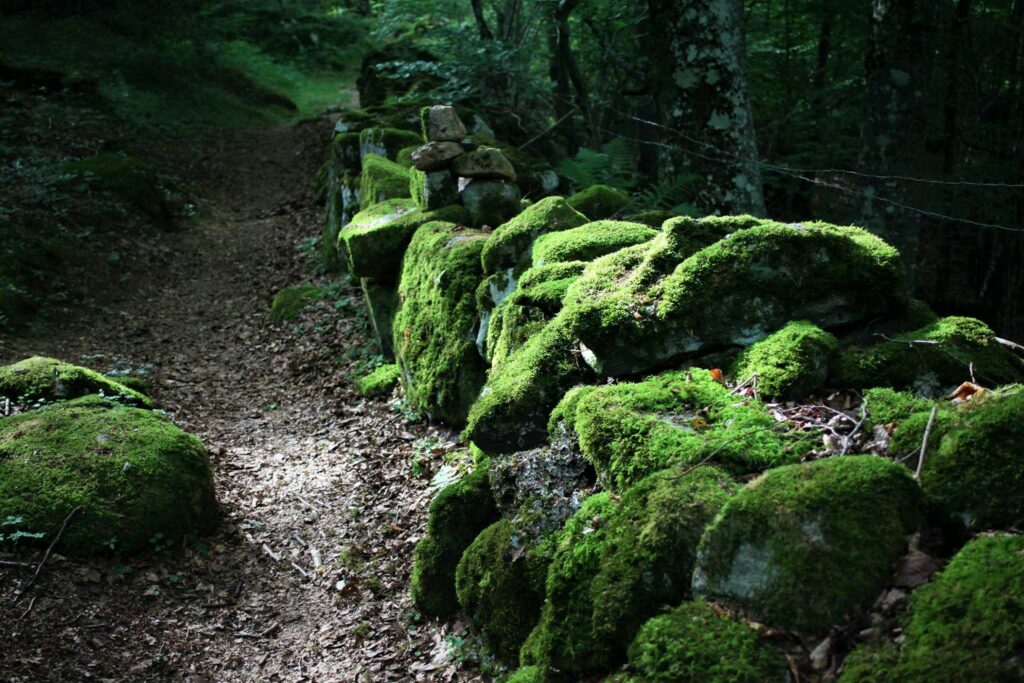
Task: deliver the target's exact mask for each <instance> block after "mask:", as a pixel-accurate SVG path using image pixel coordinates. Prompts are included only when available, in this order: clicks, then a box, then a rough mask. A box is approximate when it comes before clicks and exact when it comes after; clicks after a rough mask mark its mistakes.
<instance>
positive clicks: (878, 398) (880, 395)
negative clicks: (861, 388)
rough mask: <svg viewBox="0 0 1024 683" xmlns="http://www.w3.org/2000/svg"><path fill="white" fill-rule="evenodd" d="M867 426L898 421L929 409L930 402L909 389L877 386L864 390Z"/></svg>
mask: <svg viewBox="0 0 1024 683" xmlns="http://www.w3.org/2000/svg"><path fill="white" fill-rule="evenodd" d="M864 401H865V403H866V404H867V417H868V424H867V426H868V427H869V428H871V427H874V426H875V425H887V424H893V423H900V422H902V421H903V420H905V419H907V418H908V417H910V416H911V415H913V414H914V413H917V412H921V411H925V410H927V411H930V410H931V406H932V402H931V401H926V400H924V399H921V398H917V397H916V396H914V395H913V394H912V393H910V392H909V391H896V390H894V389H890V388H888V387H877V388H874V389H868V390H867V391H865V392H864Z"/></svg>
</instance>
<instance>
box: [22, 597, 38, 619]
mask: <svg viewBox="0 0 1024 683" xmlns="http://www.w3.org/2000/svg"><path fill="white" fill-rule="evenodd" d="M36 597H38V596H35V595H33V596H32V599H31V600H29V601H28V607H26V608H25V611H24V612H22V613H21V616H20V617H18V619H19V620H20V619H24V618H25V617H27V616H28V613H29V612H31V611H32V608H33V607H35V604H36Z"/></svg>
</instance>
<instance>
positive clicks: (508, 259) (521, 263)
mask: <svg viewBox="0 0 1024 683" xmlns="http://www.w3.org/2000/svg"><path fill="white" fill-rule="evenodd" d="M586 222H587V218H586V216H584V215H583V214H581V213H579V212H578V211H576V210H574V209H573V208H572V207H570V206H569V204H568V203H566V200H565V199H564V198H562V197H547V198H546V199H542V200H540V201H539V202H537V203H536V204H533V205H532V206H530V207H528V208H526V209H525V210H524V211H523V212H522V213H520V214H519V215H518V216H516V217H515V218H513V219H512V220H510V221H508V222H507V223H503V224H502V225H499V226H498V227H497V228H495V229H494V232H492V233H491V237H490V239H489V240H487V245H486V246H485V247H484V251H483V254H482V257H481V258H482V260H483V266H484V272H485V273H487V274H491V273H496V272H498V271H499V270H503V269H506V268H513V269H516V268H525V267H526V266H528V265H529V263H530V258H531V248H532V245H533V242H534V240H536V239H537V237H539V236H540V235H542V234H544V233H548V232H557V231H560V230H568V229H570V228H575V227H578V226H580V225H583V224H584V223H586Z"/></svg>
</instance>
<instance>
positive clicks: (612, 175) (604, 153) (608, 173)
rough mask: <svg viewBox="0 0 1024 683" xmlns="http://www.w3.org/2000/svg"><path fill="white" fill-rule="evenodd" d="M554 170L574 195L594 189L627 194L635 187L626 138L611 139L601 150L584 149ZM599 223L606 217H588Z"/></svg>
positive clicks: (633, 160) (633, 158) (633, 164)
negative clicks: (602, 187)
mask: <svg viewBox="0 0 1024 683" xmlns="http://www.w3.org/2000/svg"><path fill="white" fill-rule="evenodd" d="M555 170H556V171H558V174H559V175H561V176H562V177H563V178H565V179H566V180H568V181H569V184H570V185H571V186H572V188H573V189H574V190H576V191H581V190H585V189H586V188H588V187H591V186H593V185H609V186H611V187H614V188H618V189H619V190H622V191H626V192H628V191H629V190H632V189H633V188H634V187H635V186H636V181H637V176H636V156H635V154H634V151H633V147H632V146H631V145H630V143H629V141H628V140H626V139H625V138H614V139H612V140H611V141H609V142H607V143H605V144H604V145H602V146H601V148H600V149H597V150H594V149H587V148H585V147H584V148H583V149H581V150H580V151H579V152H577V153H576V156H574V157H572V158H571V159H562V160H561V161H559V162H558V163H557V164H556V165H555ZM588 218H591V219H594V220H596V219H598V218H606V216H590V215H589V214H588Z"/></svg>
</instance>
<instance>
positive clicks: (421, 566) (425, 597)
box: [412, 463, 498, 618]
mask: <svg viewBox="0 0 1024 683" xmlns="http://www.w3.org/2000/svg"><path fill="white" fill-rule="evenodd" d="M497 517H498V510H497V508H496V507H495V505H494V498H493V497H492V496H491V487H490V483H489V481H488V477H487V466H486V464H483V463H481V464H478V465H477V468H476V469H475V470H473V472H472V473H471V474H469V475H467V476H465V477H464V478H462V479H460V480H459V481H457V482H455V483H454V484H450V485H449V486H447V487H445V488H444V489H442V490H441V491H440V492H438V494H437V495H436V496H434V500H433V501H432V502H431V503H430V517H429V518H428V519H427V535H426V536H424V537H423V538H421V539H420V541H419V543H417V544H416V552H415V554H414V559H413V567H412V597H413V601H414V602H415V603H416V607H417V608H418V609H419V610H420V611H421V612H422V613H423V614H425V615H426V616H428V617H438V618H446V617H450V616H451V615H452V614H454V613H455V612H456V611H458V609H459V603H458V599H457V597H456V594H455V569H456V567H457V566H458V564H459V560H460V559H461V558H462V553H463V552H465V550H466V548H468V547H469V544H470V543H472V542H473V540H474V539H475V538H476V537H477V535H478V534H479V533H480V532H481V531H483V530H484V529H485V528H487V527H488V526H489V525H490V524H492V523H494V522H495V521H496V520H497Z"/></svg>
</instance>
